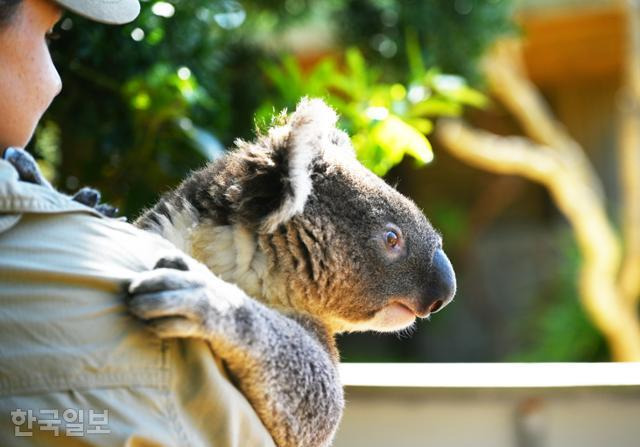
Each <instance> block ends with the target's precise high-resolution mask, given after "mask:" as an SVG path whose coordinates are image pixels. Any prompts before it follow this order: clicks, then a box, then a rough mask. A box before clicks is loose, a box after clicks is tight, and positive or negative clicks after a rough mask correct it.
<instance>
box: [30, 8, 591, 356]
mask: <svg viewBox="0 0 640 447" xmlns="http://www.w3.org/2000/svg"><path fill="white" fill-rule="evenodd" d="M511 9H512V2H511V1H509V0H429V1H420V0H402V1H401V0H327V1H322V2H320V1H313V0H285V1H273V0H262V1H260V0H250V1H242V2H238V1H233V0H209V1H204V0H171V1H168V2H165V1H143V3H142V13H141V16H140V17H139V19H138V20H136V22H134V23H132V24H129V25H126V26H122V27H111V26H102V25H98V24H95V23H91V22H88V21H86V20H84V19H81V18H79V17H76V16H68V17H66V18H64V19H63V20H62V21H61V23H60V24H59V25H58V31H59V32H60V35H61V39H60V40H58V41H56V42H54V43H53V44H52V52H53V55H54V60H55V62H56V65H57V66H58V68H59V70H60V72H61V76H62V78H63V83H64V90H63V93H62V95H61V96H60V97H59V98H57V99H56V101H55V102H54V104H53V106H52V107H51V109H50V110H49V112H48V113H47V114H46V116H45V117H44V119H43V120H42V123H41V126H40V128H39V129H38V131H37V134H36V138H35V140H34V147H33V150H34V152H36V154H37V155H38V156H39V157H40V159H41V161H42V163H43V166H45V168H46V170H47V172H48V173H49V175H50V177H52V178H53V179H54V181H55V183H56V184H57V185H58V186H59V187H60V188H62V189H63V190H67V191H71V190H74V189H76V188H78V187H79V186H82V185H93V186H95V187H97V188H99V189H100V190H101V191H102V192H103V195H104V196H105V198H106V200H108V201H109V202H111V203H113V204H115V205H117V206H119V207H120V208H121V209H122V210H123V212H124V214H126V215H129V216H135V215H136V214H137V213H138V212H139V211H140V210H141V208H142V207H144V206H148V205H150V204H152V203H153V202H154V201H155V200H156V199H157V197H158V195H159V193H161V192H162V191H164V190H167V189H169V188H171V187H173V186H174V185H176V184H177V183H178V182H179V181H180V180H181V179H182V178H184V177H185V176H186V175H187V173H188V172H189V171H190V170H192V169H194V168H197V167H198V166H200V165H201V164H202V163H204V162H205V161H206V160H208V159H211V158H214V157H216V156H217V155H219V154H220V153H221V151H223V150H224V147H225V146H227V145H229V144H231V143H232V141H233V140H234V139H235V138H237V137H242V138H250V137H251V136H252V134H253V132H254V131H255V125H256V123H257V124H258V127H263V126H264V125H267V124H269V122H270V121H269V118H270V116H271V114H272V113H273V112H276V111H279V110H280V109H282V108H285V107H287V108H292V107H293V106H294V105H295V104H296V102H297V101H298V100H299V98H300V97H301V96H304V95H310V96H320V97H323V98H325V99H326V100H327V101H328V102H330V103H331V104H332V105H333V107H335V108H336V110H337V111H338V112H339V113H340V114H341V115H342V116H343V119H342V121H341V126H342V127H343V128H345V130H347V131H348V132H349V133H350V134H351V135H352V136H353V141H354V144H355V146H356V147H357V149H358V154H359V157H360V158H361V160H362V161H363V162H365V163H366V164H367V165H368V166H370V167H371V168H372V169H373V170H374V171H375V172H377V173H378V174H381V175H382V174H384V173H386V172H387V170H388V169H389V168H390V167H391V166H393V165H395V164H396V163H398V162H399V161H400V160H401V159H402V158H403V156H404V155H405V154H407V155H409V156H411V157H413V158H414V159H415V160H417V162H418V163H425V162H428V161H429V160H430V159H431V157H432V152H431V145H430V143H429V140H428V135H429V133H430V131H431V129H432V127H433V120H434V118H436V117H438V116H456V115H459V114H460V113H462V111H463V107H464V106H466V105H471V106H474V107H481V106H483V105H484V104H485V102H486V99H485V98H484V96H482V95H481V94H480V93H478V91H476V90H474V88H471V87H470V86H473V87H476V88H477V87H481V79H480V77H479V75H478V71H477V68H476V67H477V60H478V57H480V55H481V54H482V52H483V51H484V50H485V49H486V47H487V46H488V45H489V44H490V43H491V42H492V41H493V40H495V39H496V38H497V37H498V36H500V35H503V34H505V33H510V32H514V27H513V25H512V24H511V22H510V16H511ZM318 21H320V22H323V23H328V24H329V25H330V26H329V30H330V32H331V33H332V36H329V38H328V39H327V40H329V41H331V42H332V43H333V46H332V47H331V48H328V49H325V50H324V51H325V52H324V53H323V54H320V57H319V58H318V59H316V60H315V61H314V63H313V65H312V67H311V68H309V66H308V65H305V64H304V63H303V62H302V61H301V59H303V58H301V57H300V56H301V55H300V53H297V57H294V56H291V54H292V52H291V51H290V48H289V47H288V46H287V45H285V44H283V43H282V42H284V41H285V39H284V38H283V36H284V35H285V34H287V33H288V32H289V31H291V30H295V29H296V27H304V26H306V24H307V23H317V22H318ZM436 67H437V68H436ZM443 73H449V74H443ZM432 205H433V206H432V208H433V209H431V210H430V211H432V214H431V215H432V217H434V220H435V221H436V223H438V224H439V225H438V226H439V227H441V228H442V229H444V230H445V232H446V236H447V240H448V243H450V244H454V245H455V243H456V241H463V242H464V241H466V239H467V238H468V233H469V232H470V229H469V219H468V215H467V214H468V207H461V206H460V204H459V203H448V202H447V197H443V198H441V199H440V200H439V201H437V203H434V204H432ZM454 224H455V226H452V225H454ZM463 242H459V243H460V244H462V243H463ZM569 264H570V265H569V266H568V267H567V269H568V270H567V271H565V272H559V273H558V284H557V287H553V288H552V289H553V290H548V291H545V294H544V295H545V297H547V298H545V299H541V300H540V302H541V305H540V308H539V309H536V311H535V312H534V313H533V314H532V315H531V317H530V319H529V321H527V322H524V323H523V324H522V327H520V328H516V330H517V331H519V332H520V333H521V334H523V335H522V336H523V337H524V338H526V339H528V340H529V344H528V345H527V347H526V348H525V349H523V350H522V351H520V352H519V353H517V354H514V355H513V356H512V357H510V360H527V361H528V360H544V359H546V360H585V359H586V360H595V359H600V358H602V352H603V351H602V346H603V344H602V340H601V339H600V338H599V335H598V334H597V333H596V332H595V331H594V330H593V328H592V327H591V326H590V325H589V323H588V322H587V321H586V319H585V317H584V315H583V313H582V311H581V309H580V307H579V305H578V302H577V298H576V293H575V286H574V285H573V280H574V278H575V271H573V270H571V269H572V268H574V267H575V263H569ZM548 297H553V301H551V299H550V298H548ZM459 305H461V303H460V304H459ZM443 317H446V315H443ZM438 321H443V324H445V323H446V324H449V322H447V320H446V318H444V319H443V318H439V319H438ZM434 323H435V324H433V326H436V325H437V324H438V322H434ZM425 324H426V323H425ZM446 330H447V328H442V330H441V331H440V334H443V333H446ZM528 334H535V335H528ZM377 337H378V338H377V339H375V342H374V343H373V344H374V345H375V348H376V349H380V347H379V345H380V343H378V341H381V339H382V337H381V336H377ZM367 340H368V341H362V343H360V345H358V346H355V347H353V349H351V350H350V351H349V352H347V351H345V356H346V357H347V358H350V359H358V358H359V357H358V355H359V354H358V353H359V352H361V351H362V350H363V346H364V344H365V343H371V338H368V339H367ZM412 343H413V345H412ZM412 343H407V340H402V343H401V344H397V345H394V346H393V347H392V348H390V349H389V350H387V351H386V354H382V355H383V356H386V358H387V360H388V359H390V358H392V356H395V357H393V358H394V359H397V360H411V359H415V350H416V349H423V348H422V347H421V344H420V343H421V342H420V340H418V339H416V340H413V341H412ZM403 349H405V350H406V351H402V350H403ZM411 349H413V351H411V352H410V350H411ZM360 355H361V357H362V358H366V356H365V355H364V354H360ZM412 355H413V356H414V357H412Z"/></svg>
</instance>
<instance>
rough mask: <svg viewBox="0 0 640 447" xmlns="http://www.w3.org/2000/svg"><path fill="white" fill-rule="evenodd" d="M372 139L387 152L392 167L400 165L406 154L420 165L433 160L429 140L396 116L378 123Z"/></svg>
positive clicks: (390, 116) (372, 132)
mask: <svg viewBox="0 0 640 447" xmlns="http://www.w3.org/2000/svg"><path fill="white" fill-rule="evenodd" d="M370 138H371V140H372V141H373V142H375V143H376V144H377V145H378V146H380V148H381V149H382V150H383V151H384V152H385V155H386V157H387V158H388V159H389V161H390V162H391V163H390V164H391V166H393V165H394V164H397V163H399V162H400V161H401V160H402V157H403V156H404V155H405V154H408V155H410V156H412V157H413V158H415V159H416V160H417V161H418V162H419V163H420V164H426V163H429V162H430V161H431V160H433V150H432V148H431V143H429V140H427V138H426V137H425V136H424V135H423V134H422V133H421V132H420V131H418V130H417V129H415V128H414V127H412V126H410V125H409V124H407V123H406V122H404V121H403V120H402V119H400V118H398V117H397V116H395V115H389V117H388V118H386V119H385V120H383V121H380V122H378V123H376V124H375V125H374V127H373V129H372V130H371V133H370ZM391 166H389V168H391Z"/></svg>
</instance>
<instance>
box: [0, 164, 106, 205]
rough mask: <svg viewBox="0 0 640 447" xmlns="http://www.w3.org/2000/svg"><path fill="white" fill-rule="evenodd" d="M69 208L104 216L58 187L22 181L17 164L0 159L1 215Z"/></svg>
mask: <svg viewBox="0 0 640 447" xmlns="http://www.w3.org/2000/svg"><path fill="white" fill-rule="evenodd" d="M68 212H79V213H86V214H89V215H92V216H95V217H101V215H100V213H99V212H98V211H96V210H94V209H92V208H89V207H87V206H85V205H82V204H80V203H78V202H75V201H73V200H72V199H71V197H69V196H67V195H65V194H62V193H60V192H58V191H56V190H55V189H52V188H46V187H43V186H41V185H36V184H33V183H29V182H24V181H20V179H19V176H18V172H17V171H16V170H15V168H14V167H13V166H12V165H11V164H10V163H8V162H7V161H4V160H0V215H5V216H6V215H20V214H29V213H51V214H55V213H68Z"/></svg>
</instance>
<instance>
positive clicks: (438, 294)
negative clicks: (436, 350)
mask: <svg viewBox="0 0 640 447" xmlns="http://www.w3.org/2000/svg"><path fill="white" fill-rule="evenodd" d="M455 294H456V274H455V273H454V271H453V267H452V266H451V262H450V261H449V258H447V255H445V254H444V251H442V250H440V249H438V250H436V252H435V253H434V255H433V260H432V262H431V268H430V269H429V278H428V281H427V291H426V295H425V297H424V299H425V303H424V305H425V306H426V310H427V311H428V312H429V313H435V312H437V311H439V310H440V309H442V308H443V307H444V306H446V305H447V304H449V303H450V302H451V300H452V299H453V296H454V295H455Z"/></svg>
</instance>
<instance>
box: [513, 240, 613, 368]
mask: <svg viewBox="0 0 640 447" xmlns="http://www.w3.org/2000/svg"><path fill="white" fill-rule="evenodd" d="M562 245H563V246H562V247H559V249H558V252H559V253H562V254H563V256H564V258H565V259H563V262H561V263H558V265H559V267H560V268H559V269H558V270H557V272H556V275H555V276H554V278H553V282H552V284H551V285H550V287H549V288H550V290H544V291H543V292H545V293H543V296H541V297H539V299H537V300H535V302H536V303H537V308H536V309H534V310H533V312H531V313H530V315H529V316H528V318H526V319H524V321H522V320H521V321H518V322H514V325H516V326H517V328H514V329H515V330H514V332H515V333H517V334H518V336H519V338H521V339H522V340H524V345H523V346H521V347H520V348H519V349H518V351H517V352H515V353H513V354H511V355H509V356H507V358H506V359H505V360H506V361H510V362H540V361H545V362H580V361H601V362H604V361H608V360H609V353H608V350H607V345H606V342H605V339H604V337H603V336H602V334H601V333H600V332H598V330H597V329H596V328H595V327H594V326H593V323H591V321H589V319H588V317H587V315H586V314H585V312H584V309H582V307H581V305H580V297H579V294H578V290H577V289H576V284H575V278H577V276H578V267H579V264H580V255H579V253H578V248H577V246H576V244H575V239H574V238H573V237H572V235H571V234H566V235H565V237H564V238H563V239H562Z"/></svg>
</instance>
